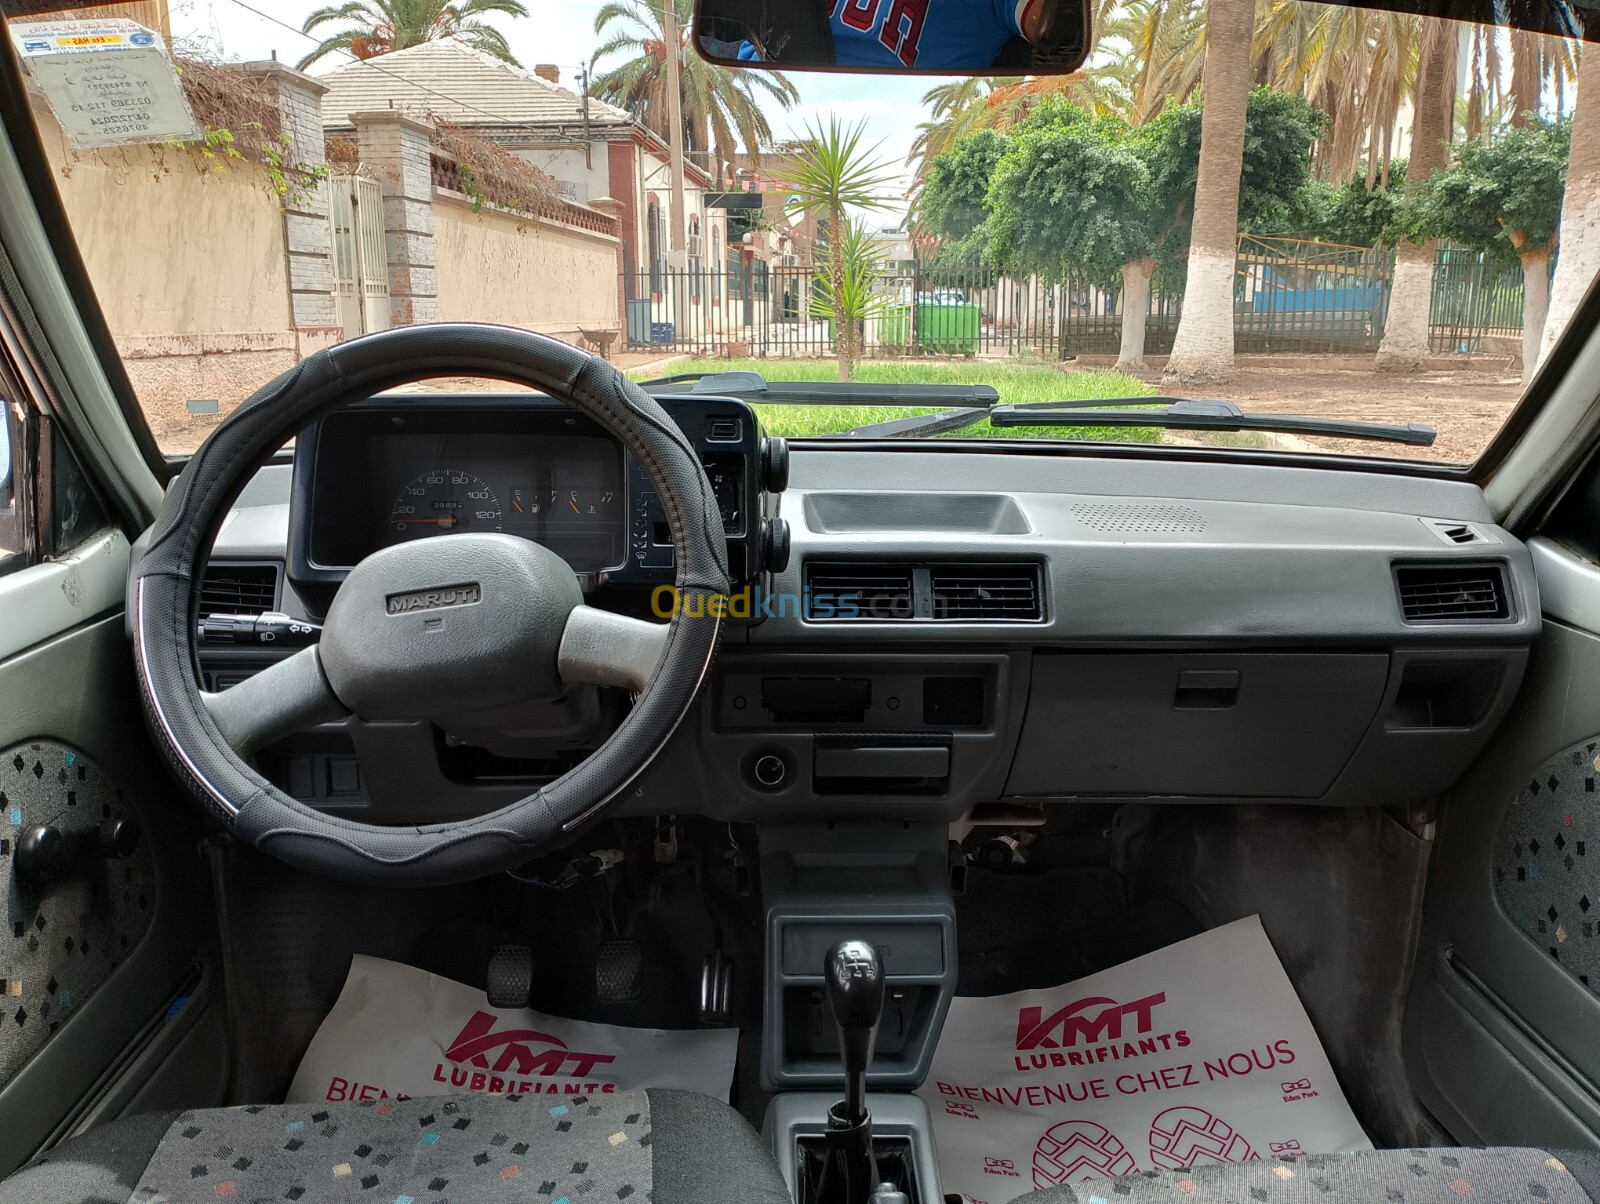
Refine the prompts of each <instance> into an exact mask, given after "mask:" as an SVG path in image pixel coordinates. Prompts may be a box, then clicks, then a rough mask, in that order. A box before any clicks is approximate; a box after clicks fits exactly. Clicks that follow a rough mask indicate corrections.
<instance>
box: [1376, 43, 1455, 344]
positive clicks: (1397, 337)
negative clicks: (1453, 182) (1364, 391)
mask: <svg viewBox="0 0 1600 1204" xmlns="http://www.w3.org/2000/svg"><path fill="white" fill-rule="evenodd" d="M1455 47H1456V38H1455V31H1454V26H1452V25H1450V24H1448V23H1447V22H1443V21H1439V22H1435V23H1432V24H1431V25H1430V27H1429V28H1428V30H1427V32H1426V33H1424V34H1423V42H1422V53H1421V62H1420V63H1419V65H1418V67H1417V89H1416V104H1415V108H1414V114H1415V115H1414V117H1413V118H1412V124H1411V163H1410V165H1409V167H1407V169H1406V191H1407V192H1410V191H1411V190H1412V189H1413V188H1417V187H1420V186H1421V185H1423V184H1426V183H1427V182H1428V180H1429V178H1430V177H1431V176H1432V175H1433V173H1434V172H1436V171H1438V170H1439V169H1440V168H1442V167H1443V166H1444V165H1445V163H1446V161H1447V160H1448V158H1449V153H1450V149H1449V145H1448V140H1449V138H1450V131H1451V126H1452V117H1453V114H1452V112H1451V110H1450V107H1449V104H1447V97H1448V96H1451V95H1453V93H1454V89H1453V88H1451V87H1448V86H1447V85H1448V84H1449V83H1450V80H1451V78H1453V76H1452V73H1453V71H1454V70H1455ZM1450 103H1453V101H1452V102H1450ZM1437 253H1438V244H1437V242H1435V241H1434V240H1433V239H1429V240H1428V241H1427V242H1424V243H1414V242H1411V241H1409V240H1407V239H1401V240H1400V246H1399V248H1398V249H1397V250H1396V251H1395V256H1394V284H1393V287H1392V288H1391V289H1390V290H1389V317H1388V321H1387V322H1386V323H1385V324H1384V329H1383V342H1382V343H1380V344H1379V345H1378V354H1377V357H1376V366H1377V367H1378V368H1380V369H1383V370H1385V371H1390V372H1393V371H1401V372H1420V371H1421V370H1422V369H1423V368H1425V367H1427V365H1428V307H1429V305H1430V304H1431V303H1432V301H1433V261H1434V258H1435V256H1436V254H1437Z"/></svg>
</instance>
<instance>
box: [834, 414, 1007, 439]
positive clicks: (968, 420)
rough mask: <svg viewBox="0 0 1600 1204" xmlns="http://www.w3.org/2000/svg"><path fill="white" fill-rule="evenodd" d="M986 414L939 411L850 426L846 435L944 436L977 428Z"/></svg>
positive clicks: (868, 437) (882, 437)
mask: <svg viewBox="0 0 1600 1204" xmlns="http://www.w3.org/2000/svg"><path fill="white" fill-rule="evenodd" d="M988 415H989V409H988V408H987V407H984V408H981V409H980V408H967V409H960V410H940V411H939V412H938V413H936V414H913V415H911V416H910V417H909V418H890V419H888V420H887V421H885V422H871V423H868V424H867V425H866V426H858V427H852V428H851V429H850V430H849V431H847V432H846V433H847V434H848V435H849V436H850V437H851V438H852V439H915V438H917V437H918V436H919V435H947V434H949V433H950V432H951V431H960V430H965V429H966V428H967V427H969V426H976V425H977V424H978V423H980V422H982V421H983V420H984V419H985V418H986V417H988Z"/></svg>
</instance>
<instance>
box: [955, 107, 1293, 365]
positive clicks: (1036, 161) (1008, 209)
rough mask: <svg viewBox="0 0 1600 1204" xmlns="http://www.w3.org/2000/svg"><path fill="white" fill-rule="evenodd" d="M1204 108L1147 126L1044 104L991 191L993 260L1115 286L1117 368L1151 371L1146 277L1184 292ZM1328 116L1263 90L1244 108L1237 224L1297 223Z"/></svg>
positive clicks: (1018, 134) (1275, 226)
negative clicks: (1118, 291) (1118, 295)
mask: <svg viewBox="0 0 1600 1204" xmlns="http://www.w3.org/2000/svg"><path fill="white" fill-rule="evenodd" d="M1202 120H1203V119H1202V114H1201V110H1200V105H1199V104H1198V102H1191V103H1189V104H1186V105H1180V106H1178V107H1175V108H1168V109H1167V110H1165V111H1164V112H1163V113H1162V114H1161V115H1160V116H1158V117H1156V118H1155V119H1154V120H1153V121H1151V122H1150V123H1149V124H1148V125H1146V126H1144V127H1143V128H1142V129H1133V128H1130V127H1129V126H1128V125H1127V123H1125V122H1123V121H1121V120H1120V119H1118V118H1115V117H1110V116H1106V117H1098V118H1091V117H1090V116H1089V115H1088V114H1087V113H1086V112H1085V111H1084V110H1082V109H1080V108H1078V107H1077V106H1075V105H1072V104H1070V103H1067V102H1065V101H1062V100H1059V99H1053V100H1048V101H1046V102H1045V103H1044V104H1042V105H1041V106H1040V108H1039V109H1038V110H1037V111H1036V112H1035V113H1033V114H1032V115H1030V116H1029V117H1028V118H1027V119H1026V120H1025V121H1023V122H1022V123H1021V124H1019V125H1018V126H1017V127H1016V131H1015V133H1014V135H1013V137H1012V140H1011V144H1010V147H1009V149H1008V150H1007V151H1006V153H1005V155H1004V156H1003V157H1002V158H1001V159H1000V161H999V162H998V164H997V166H996V168H995V172H994V177H993V181H992V183H991V185H990V189H989V192H988V193H987V194H986V196H985V207H986V210H987V212H988V215H989V216H988V219H987V221H986V223H985V225H984V226H983V227H982V229H981V232H980V234H981V242H982V245H983V246H984V248H985V250H986V252H987V253H988V254H989V256H990V257H991V259H993V260H994V261H995V262H996V263H997V265H1000V266H1003V267H1005V268H1006V270H1009V271H1013V272H1030V273H1031V272H1038V273H1040V274H1042V275H1045V276H1047V277H1050V278H1051V279H1057V280H1059V279H1064V278H1065V277H1067V276H1069V275H1070V276H1076V277H1078V278H1080V279H1084V280H1087V281H1090V282H1093V283H1096V284H1099V285H1100V286H1101V287H1105V288H1113V287H1116V284H1115V282H1116V279H1117V277H1118V275H1120V276H1121V287H1122V292H1123V301H1122V312H1123V321H1122V341H1121V347H1120V351H1119V355H1118V361H1117V362H1118V365H1119V367H1121V368H1123V369H1124V370H1136V369H1140V368H1143V367H1144V341H1145V319H1146V315H1147V312H1148V308H1149V299H1150V285H1151V280H1152V278H1153V277H1154V278H1155V279H1158V280H1160V282H1161V283H1162V285H1163V287H1165V288H1167V289H1169V290H1172V291H1177V290H1179V289H1181V288H1182V287H1183V285H1184V275H1185V269H1186V266H1187V257H1188V253H1189V241H1190V232H1191V228H1192V223H1193V218H1194V198H1195V189H1196V187H1197V184H1198V180H1199V173H1200V134H1201V127H1202ZM1322 123H1323V117H1322V115H1321V114H1320V113H1318V112H1317V111H1316V110H1315V109H1313V108H1311V106H1310V105H1308V104H1306V103H1305V101H1303V100H1301V99H1300V98H1298V97H1295V96H1286V95H1283V94H1282V93H1277V92H1273V91H1271V90H1269V89H1266V88H1258V89H1256V90H1255V91H1254V92H1252V93H1251V95H1250V96H1249V98H1248V100H1247V102H1246V106H1245V139H1244V142H1245V154H1244V162H1243V166H1242V169H1241V172H1240V181H1239V199H1238V208H1237V227H1238V228H1239V229H1242V230H1246V231H1268V230H1273V231H1276V230H1281V229H1283V228H1284V227H1285V226H1286V225H1290V224H1293V222H1294V221H1295V220H1296V218H1297V216H1298V213H1299V205H1300V199H1301V197H1302V195H1303V193H1304V190H1305V187H1306V184H1307V182H1308V176H1307V168H1306V163H1307V156H1308V153H1309V151H1310V148H1311V145H1312V143H1313V142H1315V140H1316V138H1317V136H1318V134H1319V133H1320V132H1321V130H1322Z"/></svg>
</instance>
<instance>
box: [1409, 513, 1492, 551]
mask: <svg viewBox="0 0 1600 1204" xmlns="http://www.w3.org/2000/svg"><path fill="white" fill-rule="evenodd" d="M1422 525H1423V526H1425V527H1427V528H1428V530H1430V531H1432V532H1433V533H1434V534H1435V535H1436V536H1438V537H1439V539H1440V540H1441V541H1442V542H1444V543H1447V544H1449V545H1450V546H1451V547H1460V546H1461V545H1462V544H1468V543H1490V542H1492V541H1491V539H1490V537H1489V536H1488V535H1486V534H1484V532H1483V531H1481V530H1479V529H1478V528H1477V527H1475V526H1473V525H1472V524H1471V523H1458V522H1455V521H1453V520H1451V519H1447V518H1425V519H1423V520H1422Z"/></svg>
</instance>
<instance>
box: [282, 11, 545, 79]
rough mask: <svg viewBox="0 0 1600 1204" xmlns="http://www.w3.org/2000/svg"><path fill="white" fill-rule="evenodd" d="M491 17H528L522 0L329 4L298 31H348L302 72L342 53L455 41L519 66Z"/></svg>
mask: <svg viewBox="0 0 1600 1204" xmlns="http://www.w3.org/2000/svg"><path fill="white" fill-rule="evenodd" d="M490 13H499V14H501V15H503V16H507V17H526V16H527V15H528V10H527V8H526V7H525V6H524V5H523V4H522V0H348V2H347V3H345V4H331V5H329V6H328V7H327V8H319V9H317V10H316V11H315V12H314V13H312V14H311V15H310V16H308V17H307V18H306V20H305V24H304V25H302V26H301V27H300V31H301V32H302V33H306V34H311V35H313V36H315V34H316V31H317V30H319V29H322V28H323V27H324V26H327V25H334V24H336V23H338V22H344V23H345V27H344V28H343V29H340V30H338V31H337V32H336V33H334V34H333V35H332V36H330V37H327V38H324V39H323V41H322V42H320V43H319V44H318V45H317V48H316V49H315V50H313V51H312V52H311V53H310V54H308V55H306V56H305V58H303V59H301V60H300V64H299V66H300V70H302V71H304V70H305V69H306V68H307V67H309V66H310V65H311V64H312V63H314V62H316V61H317V60H318V59H320V58H323V57H325V56H326V55H329V54H334V53H337V52H339V51H344V52H345V53H346V54H351V55H354V56H355V57H356V58H358V59H370V58H375V57H376V56H378V55H380V54H388V53H389V52H390V51H392V50H404V49H405V48H406V47H408V46H420V45H421V44H422V43H423V42H431V41H433V40H434V39H435V38H451V37H453V38H459V39H460V40H461V41H462V42H464V43H465V44H466V45H468V46H471V47H472V48H473V49H474V50H481V51H483V52H484V53H485V54H492V55H494V57H495V58H497V59H503V60H504V61H505V62H508V63H511V64H512V65H513V66H515V65H516V63H517V60H516V59H515V58H514V57H512V54H511V47H510V46H509V45H507V44H506V39H505V35H504V34H502V33H501V32H500V31H499V30H498V29H496V28H495V27H494V26H492V25H490V24H489V23H488V22H486V21H484V20H483V18H484V17H485V16H487V15H488V14H490Z"/></svg>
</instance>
